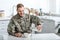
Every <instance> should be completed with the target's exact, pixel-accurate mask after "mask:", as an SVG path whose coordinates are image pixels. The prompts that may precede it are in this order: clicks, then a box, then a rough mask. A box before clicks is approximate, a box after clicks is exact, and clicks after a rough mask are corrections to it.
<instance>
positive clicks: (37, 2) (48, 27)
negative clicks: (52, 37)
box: [0, 0, 60, 34]
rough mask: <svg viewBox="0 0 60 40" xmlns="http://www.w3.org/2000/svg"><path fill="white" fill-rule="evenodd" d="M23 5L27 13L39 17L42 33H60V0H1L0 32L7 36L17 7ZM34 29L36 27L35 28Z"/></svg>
mask: <svg viewBox="0 0 60 40" xmlns="http://www.w3.org/2000/svg"><path fill="white" fill-rule="evenodd" d="M18 3H22V4H24V6H25V11H24V12H25V13H30V15H34V16H38V17H39V18H40V19H41V23H42V27H43V30H42V33H58V30H59V28H60V27H59V25H60V0H0V32H1V34H3V33H4V34H7V30H6V29H7V25H8V23H9V21H10V19H11V17H12V16H14V15H16V5H17V4H18ZM33 28H34V27H33Z"/></svg>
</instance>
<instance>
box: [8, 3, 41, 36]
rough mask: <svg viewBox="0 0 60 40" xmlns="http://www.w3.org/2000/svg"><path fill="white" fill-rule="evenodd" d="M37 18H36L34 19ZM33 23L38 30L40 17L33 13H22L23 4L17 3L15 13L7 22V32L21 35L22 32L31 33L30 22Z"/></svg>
mask: <svg viewBox="0 0 60 40" xmlns="http://www.w3.org/2000/svg"><path fill="white" fill-rule="evenodd" d="M36 19H37V20H36ZM32 23H34V24H35V26H36V27H37V29H38V30H41V24H40V19H39V18H38V17H36V16H33V15H30V16H29V15H28V14H24V5H23V4H18V5H17V14H16V15H15V16H13V17H12V18H11V20H10V23H9V24H8V29H7V31H8V34H9V35H13V36H16V37H22V35H23V34H24V33H31V32H32V30H31V29H30V26H31V24H32Z"/></svg>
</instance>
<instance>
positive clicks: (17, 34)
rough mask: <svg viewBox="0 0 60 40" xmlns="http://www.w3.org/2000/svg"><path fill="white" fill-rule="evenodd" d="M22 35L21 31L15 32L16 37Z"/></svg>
mask: <svg viewBox="0 0 60 40" xmlns="http://www.w3.org/2000/svg"><path fill="white" fill-rule="evenodd" d="M22 35H23V34H22V33H15V36H16V37H22Z"/></svg>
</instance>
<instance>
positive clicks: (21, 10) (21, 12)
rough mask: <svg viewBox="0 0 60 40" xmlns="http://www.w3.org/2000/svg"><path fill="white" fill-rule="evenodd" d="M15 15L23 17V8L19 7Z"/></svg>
mask: <svg viewBox="0 0 60 40" xmlns="http://www.w3.org/2000/svg"><path fill="white" fill-rule="evenodd" d="M17 13H18V14H19V15H20V16H23V15H24V7H20V8H18V9H17Z"/></svg>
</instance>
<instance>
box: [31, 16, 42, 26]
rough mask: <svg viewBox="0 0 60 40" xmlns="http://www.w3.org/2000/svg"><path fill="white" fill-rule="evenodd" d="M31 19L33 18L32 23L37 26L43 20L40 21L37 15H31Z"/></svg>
mask: <svg viewBox="0 0 60 40" xmlns="http://www.w3.org/2000/svg"><path fill="white" fill-rule="evenodd" d="M30 20H31V22H32V23H34V24H35V26H37V25H41V21H40V19H39V17H37V16H33V15H31V18H30Z"/></svg>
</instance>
